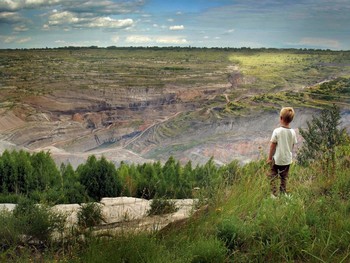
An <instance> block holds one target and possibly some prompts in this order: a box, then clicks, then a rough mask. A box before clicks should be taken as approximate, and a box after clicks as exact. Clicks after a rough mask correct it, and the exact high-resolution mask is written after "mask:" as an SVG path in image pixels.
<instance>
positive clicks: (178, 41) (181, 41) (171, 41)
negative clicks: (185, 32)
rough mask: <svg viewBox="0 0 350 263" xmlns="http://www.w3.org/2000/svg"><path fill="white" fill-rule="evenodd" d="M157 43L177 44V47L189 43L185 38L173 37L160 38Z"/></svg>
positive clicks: (156, 40)
mask: <svg viewBox="0 0 350 263" xmlns="http://www.w3.org/2000/svg"><path fill="white" fill-rule="evenodd" d="M155 42H156V43H158V44H176V45H180V44H186V43H188V42H187V40H186V39H185V38H182V37H173V36H160V37H157V38H156V39H155Z"/></svg>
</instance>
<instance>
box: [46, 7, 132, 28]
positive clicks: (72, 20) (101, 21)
mask: <svg viewBox="0 0 350 263" xmlns="http://www.w3.org/2000/svg"><path fill="white" fill-rule="evenodd" d="M49 25H50V26H60V25H69V26H72V27H87V28H128V27H131V26H133V25H134V21H133V20H132V19H130V18H127V19H113V18H111V17H109V16H107V17H92V18H91V17H88V18H87V17H80V16H79V15H78V14H75V13H72V12H69V11H63V12H56V13H53V14H51V15H50V16H49Z"/></svg>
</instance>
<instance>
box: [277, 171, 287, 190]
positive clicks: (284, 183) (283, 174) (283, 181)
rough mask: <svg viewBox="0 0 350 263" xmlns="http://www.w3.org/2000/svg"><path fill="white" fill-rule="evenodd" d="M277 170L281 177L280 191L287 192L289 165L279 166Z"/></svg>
mask: <svg viewBox="0 0 350 263" xmlns="http://www.w3.org/2000/svg"><path fill="white" fill-rule="evenodd" d="M278 172H279V175H280V178H281V185H280V193H281V194H285V193H287V179H288V174H289V165H286V166H280V168H279V169H278Z"/></svg>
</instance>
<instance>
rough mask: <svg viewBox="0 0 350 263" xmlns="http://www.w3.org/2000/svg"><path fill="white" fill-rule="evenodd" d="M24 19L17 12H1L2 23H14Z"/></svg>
mask: <svg viewBox="0 0 350 263" xmlns="http://www.w3.org/2000/svg"><path fill="white" fill-rule="evenodd" d="M21 21H23V18H22V17H21V16H20V15H19V14H18V13H17V12H0V23H7V24H14V23H18V22H21Z"/></svg>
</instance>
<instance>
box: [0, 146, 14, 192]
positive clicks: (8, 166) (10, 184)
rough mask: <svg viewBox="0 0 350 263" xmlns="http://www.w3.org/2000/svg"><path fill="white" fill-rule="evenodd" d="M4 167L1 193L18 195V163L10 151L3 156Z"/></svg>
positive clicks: (2, 166) (0, 172)
mask: <svg viewBox="0 0 350 263" xmlns="http://www.w3.org/2000/svg"><path fill="white" fill-rule="evenodd" d="M1 160H2V165H1V169H2V170H1V171H0V176H1V179H0V182H1V192H2V193H5V194H8V193H17V192H18V181H17V169H16V161H15V159H14V157H13V154H11V153H10V152H9V151H7V150H5V151H4V152H3V154H2V156H1Z"/></svg>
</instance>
